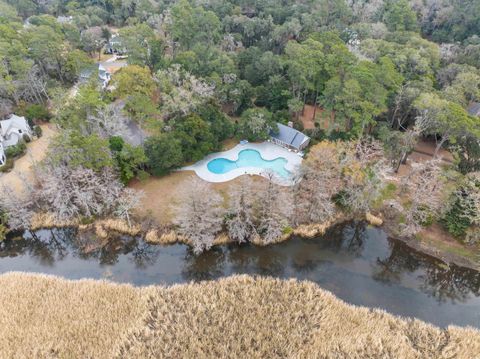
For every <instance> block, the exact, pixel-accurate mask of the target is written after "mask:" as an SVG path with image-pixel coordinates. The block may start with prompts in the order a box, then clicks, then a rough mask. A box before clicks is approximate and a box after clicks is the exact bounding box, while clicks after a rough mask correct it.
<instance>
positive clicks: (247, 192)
mask: <svg viewBox="0 0 480 359" xmlns="http://www.w3.org/2000/svg"><path fill="white" fill-rule="evenodd" d="M226 225H227V230H228V235H229V237H230V238H231V239H233V240H235V241H237V242H239V243H243V242H246V241H249V240H251V239H252V238H253V237H255V236H256V235H257V230H256V228H255V214H254V189H253V184H252V180H251V179H250V178H249V177H247V176H242V177H241V178H240V183H239V184H238V185H235V186H233V188H232V189H231V191H230V200H229V208H228V212H227V220H226Z"/></svg>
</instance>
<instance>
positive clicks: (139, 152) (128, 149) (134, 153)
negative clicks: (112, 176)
mask: <svg viewBox="0 0 480 359" xmlns="http://www.w3.org/2000/svg"><path fill="white" fill-rule="evenodd" d="M109 143H110V149H111V150H112V155H113V158H114V160H115V162H116V163H115V164H116V168H117V170H118V173H119V174H120V181H121V182H122V183H123V184H124V185H126V184H128V182H129V181H130V180H131V179H132V178H134V177H135V176H136V175H138V173H139V172H141V170H142V168H143V166H144V165H145V164H146V162H147V156H146V155H145V152H144V150H143V148H142V147H140V146H137V147H134V146H132V145H130V144H128V143H125V142H124V141H123V139H122V138H121V137H110V139H109Z"/></svg>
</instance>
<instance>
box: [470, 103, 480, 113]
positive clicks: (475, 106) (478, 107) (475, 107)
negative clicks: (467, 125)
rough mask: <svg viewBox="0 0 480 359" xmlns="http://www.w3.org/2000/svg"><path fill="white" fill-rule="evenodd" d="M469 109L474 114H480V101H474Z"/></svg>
mask: <svg viewBox="0 0 480 359" xmlns="http://www.w3.org/2000/svg"><path fill="white" fill-rule="evenodd" d="M467 111H468V113H469V114H470V115H472V116H480V102H472V103H471V104H470V106H468V108H467Z"/></svg>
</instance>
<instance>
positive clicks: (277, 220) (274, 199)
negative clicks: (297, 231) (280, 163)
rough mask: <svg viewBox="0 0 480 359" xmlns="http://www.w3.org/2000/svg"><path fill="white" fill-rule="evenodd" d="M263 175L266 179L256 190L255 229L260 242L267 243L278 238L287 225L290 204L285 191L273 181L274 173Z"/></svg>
mask: <svg viewBox="0 0 480 359" xmlns="http://www.w3.org/2000/svg"><path fill="white" fill-rule="evenodd" d="M265 175H266V177H267V178H268V181H265V182H263V183H262V186H261V187H260V190H259V192H258V197H259V200H258V209H257V211H258V219H257V221H258V225H257V231H258V234H259V235H260V237H261V239H262V242H263V243H264V244H269V243H273V242H275V241H276V240H278V239H279V238H280V237H281V236H282V235H283V233H284V232H283V231H284V230H285V229H286V228H287V227H288V224H289V223H288V217H289V215H290V206H289V202H288V200H287V198H286V196H285V192H282V191H280V188H279V186H278V185H276V184H275V183H273V181H272V179H273V177H274V174H273V173H271V172H268V173H266V174H265Z"/></svg>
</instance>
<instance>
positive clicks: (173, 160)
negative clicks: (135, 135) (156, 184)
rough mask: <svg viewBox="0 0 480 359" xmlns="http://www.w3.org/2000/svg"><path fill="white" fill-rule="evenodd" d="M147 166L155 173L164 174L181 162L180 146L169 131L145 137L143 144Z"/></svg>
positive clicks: (157, 174)
mask: <svg viewBox="0 0 480 359" xmlns="http://www.w3.org/2000/svg"><path fill="white" fill-rule="evenodd" d="M144 148H145V155H146V156H147V158H148V162H147V166H148V168H149V169H150V171H151V172H152V173H153V174H154V175H156V176H160V175H164V174H166V173H168V172H169V171H170V170H172V169H174V168H176V167H178V166H180V165H181V164H182V163H183V154H182V146H181V143H180V141H179V140H178V139H176V138H174V137H173V136H172V135H171V134H169V133H162V134H159V135H156V136H153V137H149V138H147V140H146V141H145V144H144Z"/></svg>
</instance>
